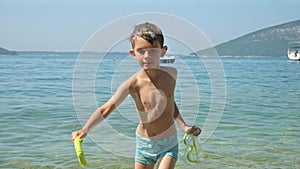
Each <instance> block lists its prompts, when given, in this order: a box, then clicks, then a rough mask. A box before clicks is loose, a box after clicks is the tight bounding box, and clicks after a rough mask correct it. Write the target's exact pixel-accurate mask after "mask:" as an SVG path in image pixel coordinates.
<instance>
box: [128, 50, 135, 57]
mask: <svg viewBox="0 0 300 169" xmlns="http://www.w3.org/2000/svg"><path fill="white" fill-rule="evenodd" d="M129 53H130V55H131V56H132V57H134V58H135V53H134V50H133V49H130V50H129Z"/></svg>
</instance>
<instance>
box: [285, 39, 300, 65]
mask: <svg viewBox="0 0 300 169" xmlns="http://www.w3.org/2000/svg"><path fill="white" fill-rule="evenodd" d="M290 44H293V46H292V47H289V48H288V52H287V55H288V58H289V59H290V60H295V61H300V53H299V52H300V43H298V42H297V43H290Z"/></svg>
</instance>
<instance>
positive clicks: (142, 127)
mask: <svg viewBox="0 0 300 169" xmlns="http://www.w3.org/2000/svg"><path fill="white" fill-rule="evenodd" d="M130 42H131V45H132V49H131V50H130V51H129V53H130V55H131V56H132V57H133V58H134V59H135V60H136V61H137V63H138V64H139V65H140V66H141V68H142V69H141V70H140V71H139V72H137V73H136V74H135V75H133V76H132V77H130V78H129V79H127V80H126V81H125V82H123V83H122V84H121V85H120V87H119V88H118V89H117V90H116V92H115V94H114V95H113V96H112V97H111V98H110V99H109V100H108V101H107V102H106V103H105V104H104V105H102V106H101V107H99V108H98V109H97V110H96V111H95V112H94V113H93V114H92V116H91V117H90V119H89V120H88V121H87V123H86V124H85V125H84V126H83V128H82V129H81V130H78V131H75V132H73V133H72V139H73V140H74V138H75V137H77V136H79V137H81V138H83V137H85V136H86V134H87V133H88V132H89V131H90V130H91V128H92V127H93V126H95V125H97V124H98V123H100V122H101V121H102V120H104V119H105V118H106V117H107V116H108V115H109V114H110V113H111V112H112V111H113V110H114V109H115V108H116V107H117V106H118V105H119V104H120V103H121V102H122V101H123V100H124V99H125V98H126V97H127V96H128V94H130V95H131V96H132V98H133V100H134V102H135V107H136V110H137V113H138V117H139V124H138V126H137V129H136V156H135V168H136V169H148V168H149V169H153V168H154V165H155V164H156V163H157V162H158V165H157V168H174V167H175V163H176V159H177V157H178V140H177V132H176V127H175V124H174V119H175V121H176V122H177V124H178V125H179V127H180V128H181V129H182V130H183V131H184V132H186V133H191V134H193V135H195V136H198V135H199V134H200V133H201V130H200V129H199V128H198V127H195V126H188V125H186V123H185V122H184V120H183V119H182V117H181V115H180V113H179V110H178V108H177V105H176V103H175V101H174V90H175V86H176V78H177V70H176V69H175V68H171V67H163V66H160V65H159V63H160V57H163V56H164V55H165V53H166V52H167V49H168V48H167V46H164V36H163V34H162V31H161V30H160V28H159V27H157V26H156V25H154V24H151V23H147V22H146V23H143V24H140V25H137V26H135V28H134V30H133V32H132V33H131V36H130Z"/></svg>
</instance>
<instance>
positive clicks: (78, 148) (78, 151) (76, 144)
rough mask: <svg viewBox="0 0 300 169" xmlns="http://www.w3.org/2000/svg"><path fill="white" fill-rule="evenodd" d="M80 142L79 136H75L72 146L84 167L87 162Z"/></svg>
mask: <svg viewBox="0 0 300 169" xmlns="http://www.w3.org/2000/svg"><path fill="white" fill-rule="evenodd" d="M81 142H82V140H81V138H80V137H76V138H75V139H74V148H75V151H76V155H77V158H78V161H79V164H80V166H81V167H84V166H87V163H86V160H85V157H84V153H83V151H82V146H81Z"/></svg>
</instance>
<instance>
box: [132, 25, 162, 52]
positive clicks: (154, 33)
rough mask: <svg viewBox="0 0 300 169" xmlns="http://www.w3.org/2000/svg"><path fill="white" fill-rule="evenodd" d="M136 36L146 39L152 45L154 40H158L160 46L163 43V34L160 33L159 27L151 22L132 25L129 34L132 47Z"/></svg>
mask: <svg viewBox="0 0 300 169" xmlns="http://www.w3.org/2000/svg"><path fill="white" fill-rule="evenodd" d="M136 37H141V38H143V39H145V40H146V41H148V42H149V43H150V44H151V45H153V43H154V41H158V42H159V44H160V47H163V45H164V36H163V34H162V31H161V29H160V28H159V27H158V26H156V25H154V24H151V23H148V22H145V23H142V24H139V25H136V26H135V27H134V30H133V32H132V33H131V35H130V42H131V45H132V48H134V45H135V44H134V42H135V40H136Z"/></svg>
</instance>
